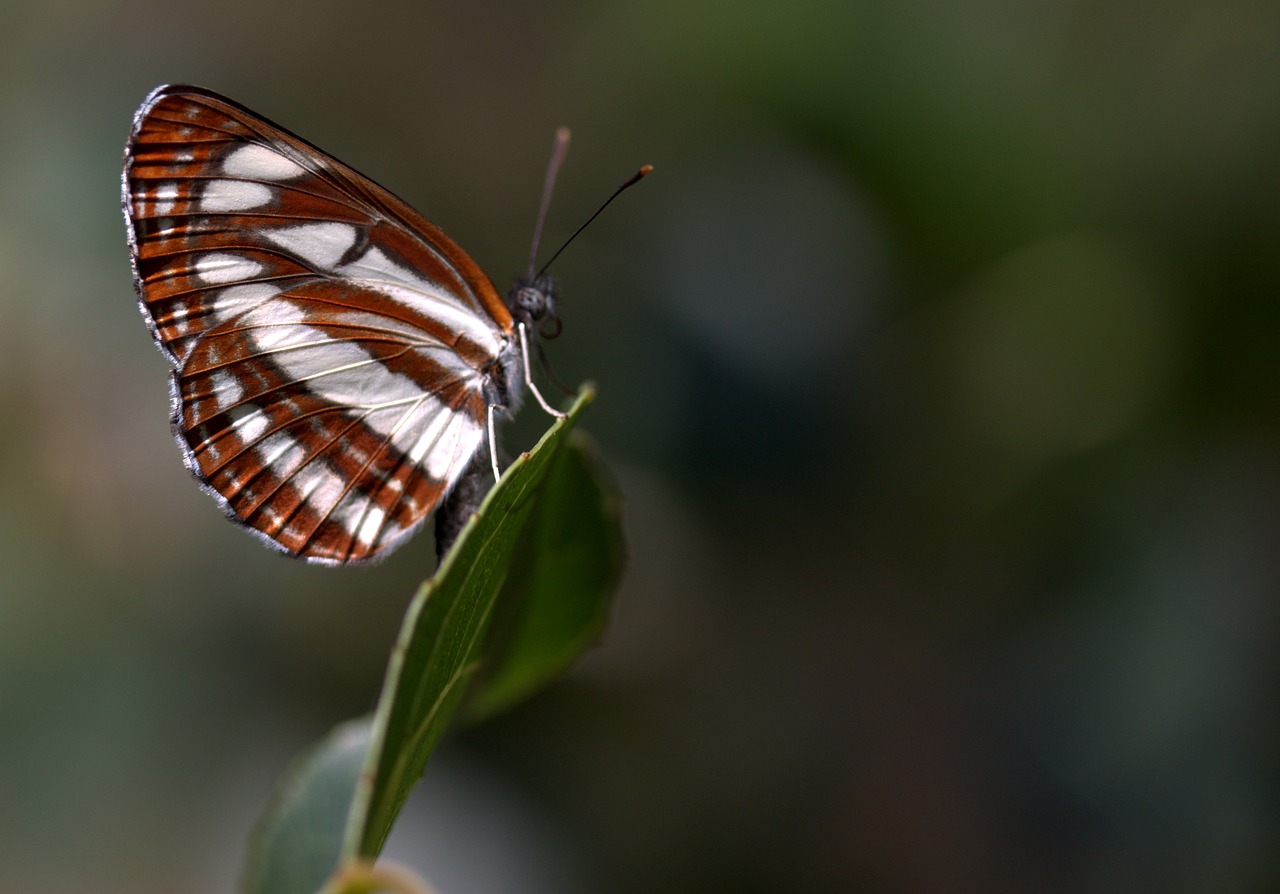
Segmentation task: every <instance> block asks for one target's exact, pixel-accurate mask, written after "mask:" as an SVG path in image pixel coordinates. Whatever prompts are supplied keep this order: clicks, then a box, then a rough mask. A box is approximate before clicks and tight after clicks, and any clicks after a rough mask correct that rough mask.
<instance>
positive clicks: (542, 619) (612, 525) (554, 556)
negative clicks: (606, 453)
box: [467, 431, 626, 720]
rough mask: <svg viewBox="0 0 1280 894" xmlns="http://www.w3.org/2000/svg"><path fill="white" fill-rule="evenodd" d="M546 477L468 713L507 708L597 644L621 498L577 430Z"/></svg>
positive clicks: (618, 571)
mask: <svg viewBox="0 0 1280 894" xmlns="http://www.w3.org/2000/svg"><path fill="white" fill-rule="evenodd" d="M569 440H570V449H566V450H561V451H560V452H559V454H558V455H557V456H556V458H555V464H554V466H553V467H552V469H551V471H550V473H549V474H548V478H547V485H546V490H545V491H544V493H543V498H542V499H541V500H540V501H539V502H538V505H537V507H536V508H535V510H534V513H533V515H532V516H531V518H530V520H529V525H528V529H527V531H526V533H525V536H524V537H523V538H522V539H521V540H520V543H519V545H518V547H517V550H516V553H515V555H514V556H513V559H512V570H511V573H510V574H509V575H508V577H507V582H506V585H505V586H504V587H503V589H502V593H501V595H500V596H499V597H498V603H497V605H496V607H495V612H494V619H493V622H492V624H491V629H490V631H489V637H488V639H487V640H486V642H485V645H484V652H483V656H482V667H481V678H480V679H479V680H478V681H477V685H476V686H475V687H474V688H473V690H472V692H471V693H470V694H469V696H468V702H469V703H468V705H467V715H468V719H469V720H476V719H481V718H484V717H488V716H491V715H493V714H496V713H498V712H499V711H502V710H505V709H507V708H509V707H511V706H512V705H513V704H515V703H516V702H518V701H521V700H522V699H524V698H525V697H527V696H529V695H531V694H532V693H533V692H535V691H537V690H538V689H540V688H541V687H542V686H544V685H545V684H546V683H548V682H549V681H551V680H552V679H554V678H555V677H557V676H559V675H560V674H561V673H563V672H564V671H565V670H566V669H567V668H568V667H569V666H570V665H571V664H572V663H573V661H574V660H575V659H576V658H577V657H578V656H579V655H581V654H582V652H583V650H585V649H586V648H587V647H588V646H590V645H592V644H593V643H595V642H596V641H597V640H598V639H599V638H600V635H601V633H602V632H603V630H604V627H605V623H606V622H607V621H608V616H609V605H610V596H611V595H612V594H613V591H614V589H615V588H616V587H617V585H618V580H619V578H620V577H621V575H622V568H623V565H624V564H625V562H626V548H625V546H624V541H623V535H622V495H621V494H620V493H619V492H618V488H617V485H616V484H615V483H614V482H613V479H612V477H611V476H610V475H609V473H608V471H607V470H606V469H605V468H604V465H603V463H601V461H600V457H599V451H598V450H597V448H596V446H595V443H594V442H593V441H592V440H591V439H590V438H589V437H588V436H587V435H586V434H584V433H583V432H580V431H575V432H573V433H572V435H571V436H570V439H569Z"/></svg>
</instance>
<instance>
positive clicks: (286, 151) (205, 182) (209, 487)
mask: <svg viewBox="0 0 1280 894" xmlns="http://www.w3.org/2000/svg"><path fill="white" fill-rule="evenodd" d="M564 140H567V131H566V132H564V137H563V139H562V142H563V141H564ZM560 154H561V155H562V154H563V152H562V150H561V153H560ZM645 173H647V171H645ZM639 176H643V174H641V175H639ZM553 177H554V165H553V169H552V171H550V172H549V174H548V190H547V191H548V193H549V189H550V182H551V180H552V178H553ZM637 179H639V177H636V178H633V181H634V180H637ZM122 180H123V185H122V192H123V206H124V217H125V224H126V227H127V230H128V243H129V250H130V256H131V260H132V266H133V277H134V284H135V287H136V288H137V292H138V304H139V307H140V308H141V310H142V314H143V317H144V318H145V320H146V323H147V327H148V329H149V330H150V332H151V335H152V337H153V338H154V339H155V342H156V344H157V345H158V346H159V348H160V350H161V352H162V353H163V354H164V356H165V357H166V358H167V360H168V361H169V364H170V366H171V367H172V370H171V372H172V376H171V385H170V396H171V420H172V428H173V433H174V436H175V438H176V440H177V442H178V445H179V447H180V448H181V449H182V455H183V459H184V461H185V464H186V466H187V468H188V469H189V470H190V471H191V472H192V474H194V475H195V477H196V479H197V480H198V482H199V483H200V486H201V487H202V489H203V490H205V491H206V492H207V493H208V494H209V495H210V496H212V497H213V498H214V499H215V500H216V501H217V503H218V505H219V506H220V507H221V508H222V509H223V511H224V512H225V513H226V514H227V516H228V517H230V518H231V519H232V520H233V521H235V522H237V523H238V524H240V525H242V526H243V527H245V528H247V529H248V530H249V531H251V532H252V533H254V534H256V535H258V536H259V537H260V538H261V539H262V540H263V541H265V542H266V543H267V544H268V545H269V546H272V547H274V548H276V549H278V550H281V551H283V552H285V553H287V554H289V555H292V556H297V557H300V558H303V559H306V560H308V561H311V562H316V563H322V564H335V565H345V564H352V563H359V562H363V561H367V560H370V559H376V558H379V557H382V556H385V555H386V554H387V553H388V552H390V551H391V550H392V549H394V548H396V547H397V546H399V545H400V544H402V543H403V542H404V541H405V540H406V539H407V538H408V537H409V536H410V535H411V534H412V533H413V532H414V531H415V530H416V529H417V528H418V527H420V526H421V525H422V523H423V522H424V521H425V520H426V519H427V518H428V517H430V515H431V514H432V512H433V511H434V510H436V509H437V508H438V507H439V506H440V505H441V503H442V501H443V500H445V498H446V497H447V496H448V495H449V494H450V492H451V490H452V489H453V488H454V487H455V485H457V483H458V481H459V480H460V479H461V478H462V477H463V476H464V473H467V472H468V469H469V468H470V467H472V463H473V460H477V457H478V456H479V455H480V454H481V452H482V450H483V449H484V445H485V441H486V431H487V432H488V446H489V452H490V458H491V464H492V469H493V474H494V476H495V477H496V476H497V475H498V464H497V448H496V443H495V436H494V421H493V419H494V414H495V412H500V411H503V410H507V409H509V410H511V411H512V412H514V410H515V408H516V407H517V406H518V404H519V402H520V398H521V394H522V390H524V389H527V390H528V391H529V392H530V393H531V394H532V395H533V396H534V397H535V398H536V400H537V401H538V403H539V404H541V405H542V407H543V408H544V409H546V410H547V412H549V413H551V414H552V415H556V416H562V415H563V414H562V413H560V412H559V411H558V410H555V409H553V408H552V407H551V406H550V405H549V404H548V403H547V401H546V400H545V399H544V398H543V397H542V395H541V393H539V391H538V389H537V387H536V386H535V385H534V384H533V381H532V378H531V376H530V370H529V346H530V344H531V343H534V344H535V346H536V338H537V333H538V331H539V330H541V331H542V333H543V334H544V335H546V336H553V335H554V334H555V333H557V332H558V331H559V318H558V316H557V308H556V295H555V291H554V288H553V285H552V282H551V280H550V278H549V277H548V276H547V275H546V274H545V272H542V273H537V274H534V273H533V264H532V262H531V263H530V276H528V277H525V278H523V279H521V280H520V281H519V282H517V284H516V286H515V287H514V288H513V289H512V290H511V292H510V294H509V295H508V296H507V299H506V300H505V301H504V300H503V298H502V296H501V295H499V293H498V291H497V290H496V289H495V288H494V286H493V284H492V282H491V281H490V280H489V278H488V277H487V276H486V275H485V274H484V272H483V271H482V270H481V269H480V267H479V266H478V265H477V264H476V263H475V261H473V260H472V259H471V258H470V257H469V256H468V255H467V253H466V252H464V251H463V250H462V249H461V248H460V247H458V245H457V244H456V243H455V242H454V241H453V240H452V239H450V238H449V237H448V236H446V235H445V234H444V233H443V232H442V231H441V230H440V229H439V228H438V227H436V226H435V225H434V224H432V223H431V222H430V221H428V220H427V219H426V218H425V217H423V216H422V215H421V214H419V213H418V212H417V211H415V210H414V209H413V208H411V207H410V206H409V205H408V204H406V203H405V202H404V201H402V200H401V199H399V198H397V197H396V196H395V195H393V194H392V193H391V192H390V191H388V190H387V189H384V188H383V187H381V186H379V185H378V184H376V183H374V182H373V181H372V180H370V179H369V178H367V177H365V176H363V175H362V174H360V173H358V172H357V171H355V170H354V169H353V168H350V167H348V166H347V165H345V164H343V163H342V162H340V161H338V160H337V159H335V158H334V157H333V156H331V155H329V154H327V153H325V152H324V151H323V150H321V149H319V148H317V147H316V146H314V145H312V144H311V143H309V142H307V141H306V140H303V139H302V138H300V137H298V136H296V135H294V134H293V133H290V132H289V131H287V130H285V129H284V128H282V127H280V126H278V125H276V124H273V123H272V122H270V121H268V120H267V119H265V118H263V117H262V116H260V115H258V114H256V113H254V112H252V111H250V110H249V109H247V108H245V107H244V106H242V105H240V104H239V103H237V102H235V101H233V100H231V99H228V98H227V97H225V96H221V95H219V94H217V93H214V92H212V91H209V90H205V89H202V88H198V87H190V86H164V87H159V88H157V89H156V90H154V91H152V92H151V94H150V95H149V96H148V97H147V98H146V100H145V101H144V102H143V104H142V106H141V107H140V108H139V109H138V111H137V113H136V114H135V116H134V119H133V127H132V130H131V132H130V135H129V141H128V144H127V146H126V149H125V161H124V174H123V178H122ZM627 185H629V184H627ZM624 188H625V186H624ZM619 192H621V189H620V190H619ZM614 195H615V196H616V195H617V193H615V194H614ZM605 204H606V205H607V204H608V203H607V202H606V203H605ZM544 210H545V196H544ZM601 210H603V206H601ZM597 213H599V212H597ZM593 218H594V216H593ZM588 222H590V221H588ZM584 226H585V224H584ZM540 227H541V215H540V216H539V229H540ZM575 235H576V234H575ZM535 245H536V241H535ZM543 269H544V271H545V267H544V268H543ZM477 467H478V460H477Z"/></svg>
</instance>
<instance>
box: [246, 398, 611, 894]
mask: <svg viewBox="0 0 1280 894" xmlns="http://www.w3.org/2000/svg"><path fill="white" fill-rule="evenodd" d="M593 396H594V392H593V391H592V390H591V389H590V388H584V389H583V390H582V391H581V392H580V393H579V395H578V398H577V400H576V401H575V402H574V405H573V407H572V408H571V409H570V411H569V415H568V416H567V417H566V418H564V419H561V420H558V421H557V422H556V423H555V424H554V425H553V426H552V427H551V429H550V430H549V431H548V432H547V434H546V435H544V436H543V438H542V440H541V441H539V442H538V445H537V446H536V447H534V449H533V450H531V451H530V452H529V453H527V454H524V455H522V456H521V457H520V458H519V459H517V460H516V461H515V462H514V463H512V465H511V467H510V468H509V469H508V470H507V472H506V473H505V474H504V475H503V476H502V480H501V481H500V482H499V483H498V484H497V486H495V487H494V488H493V490H492V491H491V492H490V493H489V495H488V497H486V499H485V501H484V503H483V504H482V505H481V507H480V510H479V511H478V512H477V513H476V515H475V516H474V517H473V518H472V519H471V521H470V522H468V524H467V525H466V527H465V528H464V529H463V531H462V534H461V535H460V536H459V538H458V540H457V542H456V543H455V544H454V546H453V549H452V550H451V551H450V553H449V555H448V556H447V557H446V559H445V561H444V563H443V565H442V566H441V567H440V568H439V569H438V571H437V573H436V575H435V576H434V577H433V578H432V579H431V580H429V581H427V582H426V583H425V584H424V585H423V586H422V588H421V589H420V590H419V591H418V593H417V594H416V595H415V597H414V599H413V601H412V603H411V604H410V605H409V608H408V610H407V612H406V614H405V619H404V622H403V624H402V625H401V630H400V635H399V637H398V638H397V640H396V644H395V647H394V649H393V650H392V653H391V658H390V661H389V663H388V666H387V672H386V677H385V680H384V683H383V689H382V694H381V696H380V698H379V701H378V706H377V708H376V710H375V711H374V714H373V717H372V718H370V719H367V720H365V721H360V722H354V723H352V724H345V725H344V726H342V727H339V729H338V730H336V731H335V732H334V733H332V734H330V736H329V737H328V738H326V739H325V740H323V741H322V742H321V743H320V744H319V745H318V746H317V747H316V748H314V749H313V750H312V751H310V752H308V753H307V754H306V755H304V756H303V757H302V758H300V759H299V761H298V762H297V764H296V765H295V766H294V767H293V768H292V769H291V770H290V772H289V774H287V775H286V778H285V779H284V781H283V782H282V783H281V785H280V786H279V790H278V794H277V795H276V797H275V799H274V800H273V803H272V806H271V807H270V809H269V810H268V811H267V813H266V815H265V816H264V818H263V820H262V821H261V823H260V824H259V827H258V829H257V830H256V833H255V835H254V838H253V841H252V842H251V856H250V861H249V866H248V869H247V871H246V874H245V883H244V889H245V891H247V892H249V894H312V892H314V891H316V890H318V889H319V888H320V887H321V885H322V884H323V882H324V880H325V879H327V878H330V877H331V876H332V874H333V873H334V871H335V870H336V869H337V868H338V867H339V866H342V865H351V864H352V861H354V860H357V859H359V858H372V857H376V856H377V854H378V853H379V852H380V851H381V849H382V845H383V843H384V842H385V841H386V838H387V836H388V834H389V833H390V831H391V826H392V824H393V823H394V821H395V818H396V816H397V815H398V814H399V812H400V808H401V806H402V805H403V803H404V801H405V798H407V797H408V794H409V791H410V790H411V789H412V787H413V786H414V785H415V784H416V783H417V781H418V779H419V778H421V776H422V770H423V767H424V766H425V764H426V761H427V757H428V756H429V754H430V753H431V751H432V749H433V748H434V747H435V745H436V743H437V742H438V741H439V739H440V736H441V735H442V734H443V733H444V731H445V729H446V728H447V727H448V725H449V723H450V721H451V719H452V717H453V714H454V711H455V710H456V709H457V707H458V705H459V703H460V701H461V699H462V697H463V695H464V694H465V693H466V691H467V688H468V686H469V684H471V682H472V681H473V680H474V679H475V678H476V677H477V671H479V670H480V669H481V667H482V665H483V664H485V663H486V662H492V663H493V664H494V670H493V671H491V672H489V673H487V675H486V678H487V680H488V686H487V687H486V688H485V690H484V694H483V697H482V699H481V700H480V704H481V705H482V706H484V707H485V708H486V710H488V711H492V710H496V709H497V708H499V707H501V706H503V705H505V704H509V703H510V702H511V701H512V700H514V699H515V698H518V697H520V696H522V695H524V694H527V693H528V692H529V691H531V689H532V688H533V687H534V686H536V685H540V684H541V683H542V682H545V681H546V680H548V679H549V678H550V677H551V675H552V674H553V673H554V672H558V671H559V670H561V669H563V668H564V667H565V666H567V664H568V663H569V662H570V661H571V660H572V658H573V657H574V655H576V654H577V651H578V650H580V649H581V648H582V647H583V646H585V645H586V644H587V643H588V642H589V641H590V640H591V639H593V638H594V637H595V636H598V633H599V630H600V628H601V626H602V625H603V621H604V616H605V609H606V606H607V602H608V596H609V594H610V591H611V590H612V587H613V585H614V583H615V582H616V580H617V577H618V574H619V573H620V567H621V561H622V541H621V529H620V524H619V520H618V519H619V510H618V506H619V500H618V498H617V495H616V491H615V490H612V489H610V488H606V487H604V486H603V484H602V482H603V481H604V475H603V472H602V471H601V470H600V468H599V464H598V461H597V460H596V459H595V456H594V451H592V449H591V448H590V447H589V444H588V442H586V441H584V440H582V439H581V438H573V439H570V438H568V437H567V436H568V435H569V434H570V431H571V430H572V428H573V426H574V424H575V423H576V422H577V420H578V418H579V417H580V415H581V413H582V411H583V409H584V408H585V407H586V405H587V404H588V403H590V401H591V399H592V398H593ZM602 525H603V526H604V528H605V529H607V530H603V529H602ZM551 526H561V527H560V529H559V530H551V529H550V528H551ZM557 598H560V599H563V600H564V603H565V604H564V605H563V606H559V605H557V604H556V599H557ZM507 599H511V600H513V605H512V606H508V605H506V604H505V600H507ZM500 603H501V607H500V608H499V605H500ZM495 617H498V618H501V619H502V620H503V622H504V623H503V633H504V635H503V636H500V637H496V638H493V639H490V638H489V637H488V632H489V627H490V623H491V621H492V620H493V619H494V618H495ZM361 723H363V727H361V726H360V724H361ZM360 729H363V732H360V733H359V735H357V731H358V730H360ZM361 737H363V738H361ZM357 741H363V743H364V752H363V760H362V761H356V760H353V759H352V750H351V749H352V747H353V743H354V742H357ZM336 829H340V830H341V831H340V832H335V830H336Z"/></svg>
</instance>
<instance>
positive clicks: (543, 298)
mask: <svg viewBox="0 0 1280 894" xmlns="http://www.w3.org/2000/svg"><path fill="white" fill-rule="evenodd" d="M516 307H518V308H520V310H522V311H524V312H525V313H527V314H528V315H529V318H530V319H532V320H540V319H542V318H543V317H544V316H546V314H547V308H548V299H547V295H546V293H545V292H543V291H542V290H541V289H537V288H534V287H533V286H522V287H521V288H519V289H517V290H516Z"/></svg>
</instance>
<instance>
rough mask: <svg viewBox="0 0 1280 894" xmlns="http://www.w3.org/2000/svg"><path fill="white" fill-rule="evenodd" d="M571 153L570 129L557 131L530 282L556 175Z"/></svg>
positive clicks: (532, 251)
mask: <svg viewBox="0 0 1280 894" xmlns="http://www.w3.org/2000/svg"><path fill="white" fill-rule="evenodd" d="M568 151H569V128H567V127H561V128H560V129H559V130H557V131H556V141H555V144H554V145H553V146H552V147H551V161H550V162H548V163H547V179H546V180H545V181H543V184H542V204H541V205H540V206H538V222H537V223H536V224H534V225H533V247H532V248H530V249H529V282H531V283H532V282H533V269H534V265H535V264H536V263H537V260H536V259H537V257H538V243H539V242H541V241H542V224H543V222H544V221H545V220H546V219H547V208H549V207H550V206H551V191H552V190H553V189H555V185H556V175H558V174H559V173H560V165H561V164H563V163H564V157H565V154H566V153H568Z"/></svg>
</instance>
